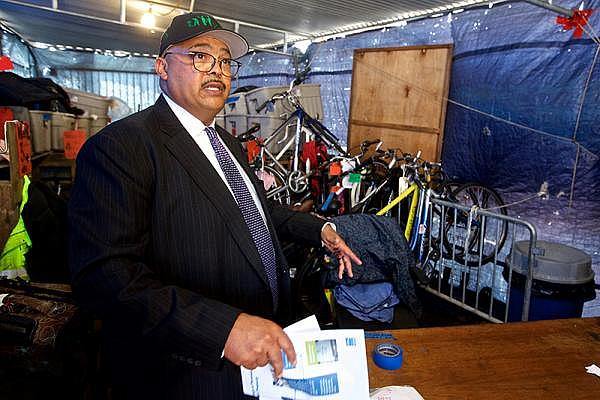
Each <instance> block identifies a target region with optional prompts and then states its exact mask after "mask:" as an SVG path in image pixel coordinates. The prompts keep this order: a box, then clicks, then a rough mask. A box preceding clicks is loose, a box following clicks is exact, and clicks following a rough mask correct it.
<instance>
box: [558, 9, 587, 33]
mask: <svg viewBox="0 0 600 400" xmlns="http://www.w3.org/2000/svg"><path fill="white" fill-rule="evenodd" d="M592 12H593V10H592V9H589V10H573V16H572V17H563V16H560V15H559V16H557V17H556V23H557V24H559V25H562V26H563V29H564V30H565V31H570V30H571V29H573V28H575V31H574V32H573V37H574V38H580V37H581V35H582V34H583V27H584V26H586V25H587V23H588V21H589V18H590V15H592Z"/></svg>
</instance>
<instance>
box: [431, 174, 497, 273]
mask: <svg viewBox="0 0 600 400" xmlns="http://www.w3.org/2000/svg"><path fill="white" fill-rule="evenodd" d="M450 197H451V200H452V201H454V202H456V203H458V204H461V205H464V206H467V207H469V208H471V207H473V206H477V207H478V208H480V209H482V210H486V211H490V212H493V213H496V214H498V215H507V212H506V208H504V207H502V206H503V205H504V201H502V198H501V197H500V195H499V194H498V192H496V191H495V190H494V189H492V188H489V187H487V186H485V185H481V184H478V183H465V184H463V185H460V186H458V187H457V188H456V189H455V190H454V191H453V192H452V194H451V195H450ZM507 234H508V223H507V222H506V221H504V220H501V219H497V218H490V217H487V218H486V217H482V216H481V215H479V214H476V213H475V214H472V213H470V212H466V211H462V210H454V209H451V210H446V216H445V221H444V229H443V235H444V237H443V241H444V258H448V259H451V260H455V261H457V262H459V263H461V264H466V265H467V266H470V267H474V266H478V265H480V263H481V265H483V264H486V263H488V262H490V261H493V260H494V257H496V255H497V254H499V253H500V250H502V247H503V246H504V242H505V241H506V236H507Z"/></svg>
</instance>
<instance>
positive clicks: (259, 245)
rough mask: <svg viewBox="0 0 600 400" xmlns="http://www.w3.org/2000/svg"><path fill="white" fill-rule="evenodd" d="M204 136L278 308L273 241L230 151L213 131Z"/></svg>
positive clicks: (209, 130)
mask: <svg viewBox="0 0 600 400" xmlns="http://www.w3.org/2000/svg"><path fill="white" fill-rule="evenodd" d="M206 133H207V134H208V139H209V140H210V144H211V146H212V148H213V150H214V151H215V155H216V156H217V161H219V165H220V166H221V170H222V171H223V173H224V174H225V178H226V179H227V183H229V187H230V188H231V191H232V192H233V195H234V198H235V201H236V202H237V204H238V207H239V208H240V211H241V213H242V216H243V217H244V221H246V225H247V226H248V230H249V231H250V235H251V236H252V240H253V241H254V245H255V246H256V249H257V250H258V254H259V255H260V259H261V261H262V263H263V266H264V267H265V272H266V274H267V279H268V281H269V286H270V287H271V294H272V296H273V305H274V307H275V308H277V301H278V298H279V288H278V286H277V264H276V261H275V248H274V247H273V241H272V240H271V235H270V234H269V230H268V229H267V226H266V225H265V223H264V222H263V219H262V217H261V215H260V212H259V211H258V208H257V206H256V203H255V202H254V200H253V199H252V196H251V195H250V191H249V190H248V187H247V186H246V184H245V182H244V179H243V178H242V175H241V173H240V171H239V170H238V168H237V167H236V166H235V163H234V162H233V160H232V159H231V156H230V155H229V152H228V151H227V150H226V149H225V146H223V143H221V141H220V140H219V137H218V135H217V131H216V130H215V129H214V128H211V127H207V128H206Z"/></svg>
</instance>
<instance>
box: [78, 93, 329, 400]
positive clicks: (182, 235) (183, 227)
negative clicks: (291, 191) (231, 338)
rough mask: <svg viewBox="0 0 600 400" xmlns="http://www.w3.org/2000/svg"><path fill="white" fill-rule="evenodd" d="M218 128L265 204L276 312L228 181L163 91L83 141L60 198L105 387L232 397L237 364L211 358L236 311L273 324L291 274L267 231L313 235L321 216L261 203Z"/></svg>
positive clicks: (138, 393) (237, 390)
mask: <svg viewBox="0 0 600 400" xmlns="http://www.w3.org/2000/svg"><path fill="white" fill-rule="evenodd" d="M217 131H218V132H219V134H220V136H221V138H222V139H223V141H224V143H225V144H226V145H227V146H228V147H229V149H230V150H231V152H232V153H233V154H234V156H235V157H236V158H237V159H238V161H239V162H240V164H241V165H242V166H243V167H244V169H245V170H246V173H247V174H248V175H249V176H250V177H251V180H252V182H253V184H254V185H255V187H256V188H257V192H258V193H259V197H260V200H261V202H262V206H263V208H264V209H265V213H266V214H267V215H266V216H267V222H268V227H269V230H270V232H271V234H272V236H273V239H274V243H275V248H276V255H277V258H278V268H279V282H280V298H281V300H280V302H281V304H280V306H279V310H277V311H276V310H274V307H273V304H272V300H271V293H270V289H269V284H268V281H267V277H266V274H265V271H264V268H263V266H262V264H261V261H260V257H259V254H258V252H257V250H256V247H255V246H254V244H253V242H252V238H251V236H250V233H249V231H248V229H247V227H246V224H245V222H244V220H243V217H242V215H241V213H240V211H239V209H238V207H237V205H236V203H235V201H234V200H233V198H232V196H231V194H230V192H229V190H228V189H227V187H226V186H225V184H224V183H223V181H222V180H221V179H220V177H219V176H218V175H217V173H216V172H215V170H214V169H213V167H212V165H211V164H210V162H209V161H208V160H207V159H206V158H205V156H204V155H203V153H202V152H201V151H200V149H199V148H198V146H197V145H196V143H195V142H194V140H193V139H192V137H191V136H190V135H189V134H188V132H187V131H185V129H184V128H183V126H182V125H181V124H180V122H179V120H178V119H177V118H176V117H175V115H174V114H173V112H172V110H171V109H170V108H169V107H168V105H167V104H166V101H165V100H164V98H163V97H162V96H161V97H160V98H159V99H158V100H157V102H156V104H155V105H154V106H152V107H149V108H148V109H146V110H143V111H141V112H138V113H136V114H134V115H132V116H130V117H127V118H125V119H123V120H120V121H117V122H114V123H112V124H110V125H109V126H108V127H107V128H105V129H104V130H103V131H102V132H100V133H99V134H98V135H95V136H93V137H92V138H90V139H89V140H88V141H87V142H86V143H85V145H84V146H83V148H82V149H81V151H80V153H79V155H78V158H77V176H76V179H75V184H74V186H73V190H72V193H71V199H70V203H69V228H70V240H69V242H70V250H69V256H70V266H71V271H72V276H73V289H74V292H75V294H76V296H77V297H78V299H79V301H80V303H81V305H82V307H84V308H85V309H87V310H90V311H92V312H94V313H97V314H98V315H99V316H100V318H101V319H102V320H103V330H104V331H105V333H106V335H105V338H106V341H107V342H106V349H107V357H108V359H109V360H110V361H109V364H110V365H111V366H112V372H113V379H114V385H115V394H121V395H124V397H127V398H144V399H149V398H165V399H166V398H168V399H179V398H181V399H188V398H189V399H229V398H231V399H239V398H241V397H242V395H241V384H240V378H239V368H238V367H236V366H234V365H233V364H231V363H229V362H228V361H226V360H222V359H221V352H222V350H223V348H224V345H225V342H226V340H227V337H228V334H229V331H230V330H231V328H232V326H233V323H234V321H235V319H236V318H237V316H238V314H239V313H240V312H242V311H243V312H247V313H250V314H254V315H259V316H262V317H265V318H270V319H274V320H276V321H279V322H280V323H282V322H283V321H282V319H281V317H282V316H284V315H286V314H288V312H289V309H290V308H289V303H290V301H289V300H290V299H289V279H288V275H287V267H286V264H285V260H284V257H283V254H282V252H281V248H280V246H279V244H278V240H277V239H278V238H286V239H292V240H304V241H305V242H309V243H313V244H318V243H319V232H320V228H321V226H322V222H321V221H319V220H318V219H316V218H314V217H311V216H309V215H306V214H302V213H294V212H291V211H289V210H287V209H285V208H283V207H278V206H273V205H271V204H269V203H268V202H267V200H266V198H265V196H264V191H263V190H262V187H261V185H260V183H259V181H258V180H257V179H256V177H255V176H254V174H252V173H251V172H250V170H249V168H248V167H247V163H246V161H245V160H244V155H243V151H242V149H241V147H240V146H239V144H238V143H237V141H236V140H235V139H234V138H232V137H231V136H229V135H228V134H227V133H226V132H225V131H224V130H222V129H220V128H219V129H217ZM288 315H289V314H288ZM117 397H118V396H117Z"/></svg>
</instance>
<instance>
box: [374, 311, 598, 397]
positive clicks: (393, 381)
mask: <svg viewBox="0 0 600 400" xmlns="http://www.w3.org/2000/svg"><path fill="white" fill-rule="evenodd" d="M387 332H389V333H391V334H392V335H394V337H395V338H396V339H397V340H392V339H383V340H381V339H377V340H373V339H368V340H367V352H368V357H367V359H368V363H369V383H370V385H369V386H370V387H371V388H377V387H382V386H392V385H409V386H413V387H414V388H415V389H417V391H418V392H419V393H420V394H421V396H423V398H424V399H425V400H435V399H457V400H464V399H485V400H494V399H509V400H521V399H528V400H529V399H545V400H546V399H552V400H553V399H569V400H575V399H590V400H592V399H593V400H600V377H597V376H595V375H591V374H588V373H587V372H586V370H585V367H586V366H588V365H590V364H594V363H595V364H596V365H598V366H600V318H578V319H563V320H552V321H536V322H524V323H521V322H520V323H509V324H498V325H497V324H484V325H469V326H459V327H446V328H422V329H405V330H391V331H387ZM382 342H393V343H396V344H398V345H399V346H400V347H402V348H403V349H404V364H403V366H402V368H400V369H398V370H396V371H388V370H384V369H381V368H379V367H377V366H376V365H375V363H374V362H373V360H372V357H371V354H372V351H373V349H374V348H375V346H376V345H377V344H378V343H382Z"/></svg>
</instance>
